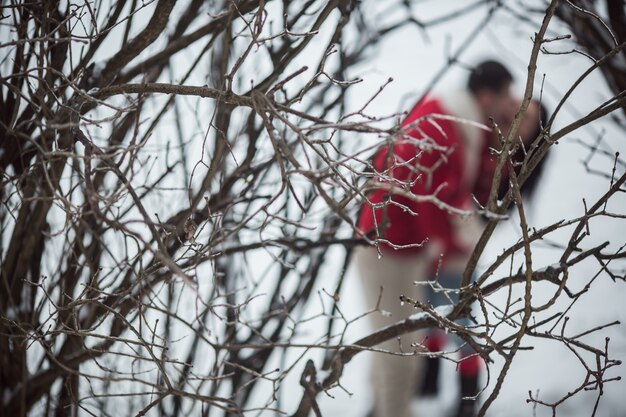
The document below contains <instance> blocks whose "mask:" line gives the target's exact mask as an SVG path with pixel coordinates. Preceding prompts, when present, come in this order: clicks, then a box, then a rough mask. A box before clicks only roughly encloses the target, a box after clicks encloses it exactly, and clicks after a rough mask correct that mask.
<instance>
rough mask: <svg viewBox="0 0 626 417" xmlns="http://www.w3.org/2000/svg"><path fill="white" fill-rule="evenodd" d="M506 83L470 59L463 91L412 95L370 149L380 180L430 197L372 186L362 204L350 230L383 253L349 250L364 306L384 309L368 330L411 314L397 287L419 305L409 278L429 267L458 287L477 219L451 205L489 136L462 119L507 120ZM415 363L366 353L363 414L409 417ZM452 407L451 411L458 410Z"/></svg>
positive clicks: (477, 169)
mask: <svg viewBox="0 0 626 417" xmlns="http://www.w3.org/2000/svg"><path fill="white" fill-rule="evenodd" d="M512 81H513V77H512V75H511V73H510V72H509V71H508V70H507V69H506V68H505V67H504V66H503V65H502V64H500V63H498V62H495V61H486V62H483V63H481V64H479V65H478V66H477V67H475V68H474V69H473V70H472V71H471V74H470V76H469V79H468V82H467V88H466V89H465V90H462V91H450V92H447V93H445V94H441V95H438V96H434V95H430V96H427V97H426V98H425V99H424V100H422V101H420V102H419V103H418V104H417V105H416V106H415V107H414V108H413V109H412V110H411V112H410V113H409V115H408V116H407V118H406V119H405V120H404V122H403V123H402V127H403V129H404V135H402V136H401V137H399V138H397V139H396V140H395V141H394V142H393V143H392V144H389V145H387V146H384V147H382V148H381V149H380V150H379V151H378V152H377V153H376V155H375V156H374V159H373V167H374V169H375V170H376V171H377V172H378V173H379V174H380V175H385V176H386V178H387V181H386V182H387V183H388V184H391V185H395V186H398V187H402V186H403V185H405V184H410V191H411V193H412V194H413V195H416V196H430V195H435V196H436V198H437V199H438V202H431V201H429V202H417V201H415V200H413V199H410V198H408V197H406V196H402V195H398V194H392V193H390V192H389V191H387V190H383V189H377V190H374V191H373V192H372V193H371V194H369V195H368V200H369V203H365V204H364V205H363V208H362V210H361V212H360V214H359V220H358V228H359V229H360V231H361V232H362V233H363V234H364V235H365V236H367V237H369V238H370V239H378V241H379V242H380V247H379V248H378V249H380V251H381V252H382V254H383V256H382V257H381V258H380V259H379V257H378V254H377V249H376V248H372V247H361V248H358V249H357V250H355V252H354V258H353V260H354V262H355V264H356V266H357V268H358V272H359V274H360V276H361V279H362V282H363V286H364V288H365V294H366V297H367V302H368V304H369V305H374V304H375V303H376V302H377V300H378V298H379V296H381V298H380V304H379V308H380V309H381V310H383V311H385V312H388V313H391V314H382V313H375V314H372V315H370V316H369V317H370V320H371V324H372V325H373V327H374V328H376V329H379V328H381V327H384V326H386V325H389V324H392V323H394V322H396V321H399V320H402V319H404V318H406V317H407V316H409V315H410V314H411V313H413V309H412V308H406V307H402V306H401V305H400V301H399V298H398V297H399V296H400V295H401V294H403V295H406V296H408V297H411V298H413V299H417V300H420V301H422V302H427V295H426V294H425V291H424V288H425V286H424V285H414V284H413V283H414V281H425V280H429V279H431V278H432V277H433V276H435V273H436V271H437V270H439V271H445V273H447V271H450V274H451V275H453V276H454V277H455V279H456V284H455V285H456V286H455V287H456V288H458V285H459V280H460V275H459V273H458V271H463V269H464V267H465V264H466V262H467V259H468V257H469V255H470V253H471V251H472V250H473V248H474V245H475V243H476V241H477V239H478V237H479V236H480V233H481V231H482V224H481V222H480V220H479V219H478V218H477V216H470V217H467V218H461V217H460V216H458V215H454V214H452V212H453V211H455V210H472V209H473V208H474V204H473V200H472V194H473V192H474V190H475V188H476V185H477V181H478V178H479V176H481V175H483V173H481V170H483V169H485V168H484V165H485V164H484V163H483V162H482V161H481V160H482V159H483V158H484V157H485V152H484V150H485V149H486V148H487V147H488V146H489V144H490V140H492V139H491V138H490V136H491V135H492V134H491V132H489V131H487V130H484V129H481V128H479V127H477V126H476V125H475V124H471V123H465V122H463V120H464V121H471V122H475V123H476V122H478V123H482V124H488V122H487V121H488V117H493V119H494V120H495V121H496V123H498V124H499V125H501V126H503V125H505V124H507V123H510V121H511V120H512V117H513V114H514V103H513V100H514V99H513V97H512V94H511V85H512ZM424 242H426V243H424ZM422 243H424V244H423V245H422ZM381 287H382V288H383V289H384V290H383V292H382V295H381V292H380V288H381ZM453 288H454V287H453ZM446 303H448V302H446ZM422 340H423V335H422V337H419V336H418V335H416V334H411V335H404V336H403V337H401V338H400V339H399V340H391V341H388V342H386V343H383V344H381V345H379V346H378V347H379V348H383V349H386V350H389V351H393V352H405V353H406V352H409V353H410V352H413V350H414V349H413V347H412V346H411V344H412V343H415V342H421V341H422ZM479 360H480V359H479V358H478V357H477V356H476V355H473V356H470V357H469V358H468V360H465V361H463V362H461V365H462V366H461V367H460V368H461V370H463V369H464V368H470V367H471V366H476V367H478V366H479V363H478V361H479ZM472 361H473V362H472ZM423 362H424V361H423V358H422V357H420V356H408V357H407V356H401V355H390V354H384V355H383V354H377V355H374V359H373V364H372V387H373V391H374V405H373V410H372V416H373V417H409V416H411V415H412V414H411V402H412V399H413V398H414V395H415V392H416V385H417V383H418V378H419V376H420V375H422V373H423V371H424V367H423ZM463 364H465V365H463ZM475 374H476V375H477V374H478V373H477V372H476V373H475ZM475 393H476V392H473V393H472V394H471V395H474V394H475ZM473 404H474V402H472V405H473ZM461 406H462V404H459V412H462V411H463V410H464V409H461V408H462V407H461Z"/></svg>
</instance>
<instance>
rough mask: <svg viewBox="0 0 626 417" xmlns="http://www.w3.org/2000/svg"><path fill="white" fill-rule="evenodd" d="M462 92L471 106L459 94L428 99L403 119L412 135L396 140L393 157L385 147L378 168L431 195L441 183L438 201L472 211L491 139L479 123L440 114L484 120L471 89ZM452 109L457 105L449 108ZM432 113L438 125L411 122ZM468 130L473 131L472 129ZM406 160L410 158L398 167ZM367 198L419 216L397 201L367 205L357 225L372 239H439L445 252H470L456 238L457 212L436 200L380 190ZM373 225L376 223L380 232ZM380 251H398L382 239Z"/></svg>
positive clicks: (406, 242) (414, 190)
mask: <svg viewBox="0 0 626 417" xmlns="http://www.w3.org/2000/svg"><path fill="white" fill-rule="evenodd" d="M463 95H465V96H464V99H465V101H464V104H465V107H468V108H467V109H464V108H463V106H462V105H463V103H459V102H463V100H462V99H460V100H456V98H458V97H456V98H455V97H451V98H448V99H443V98H433V97H428V98H426V99H425V100H423V101H422V102H420V103H418V104H417V105H416V106H415V108H413V110H412V111H411V112H410V114H409V115H408V116H407V118H406V119H405V120H404V122H403V123H402V126H403V128H405V129H406V130H405V132H406V133H407V134H408V135H409V136H410V137H411V138H407V139H404V138H403V139H399V140H396V141H395V142H394V144H393V155H389V146H385V147H382V148H381V149H380V150H379V151H378V152H377V153H376V155H375V156H374V160H373V166H374V168H375V170H376V171H377V172H378V173H384V172H385V171H386V170H388V169H389V168H390V167H392V169H391V172H387V173H386V175H388V176H389V177H392V178H394V179H397V180H400V181H406V182H410V181H412V182H414V183H413V184H412V186H411V188H410V191H411V193H412V194H414V195H417V196H420V195H423V196H428V195H432V194H433V193H434V192H435V191H436V190H438V189H439V187H441V188H440V189H439V191H438V192H437V198H438V199H439V200H441V201H442V202H444V203H446V204H448V205H450V206H453V207H456V208H459V209H471V208H472V190H473V188H474V185H475V183H476V177H477V176H478V175H479V172H480V167H481V163H480V159H481V154H482V153H483V152H484V151H483V150H484V148H485V145H486V143H487V142H486V135H485V134H484V132H483V131H479V130H478V129H477V128H475V127H474V128H472V127H468V125H462V124H460V123H458V122H456V121H452V120H446V119H441V118H437V116H436V115H448V116H455V117H460V118H464V119H469V120H474V121H476V122H481V120H477V115H478V113H477V112H478V109H477V107H476V104H475V103H474V101H473V99H470V98H468V96H469V95H468V94H467V93H461V96H463ZM451 107H457V109H453V110H451V109H450V108H451ZM459 108H460V109H459ZM466 110H467V111H466ZM459 113H462V114H459ZM429 115H433V121H434V122H435V123H436V125H435V123H432V122H430V121H428V120H424V121H421V122H419V123H418V124H417V126H416V127H415V126H413V125H412V124H414V123H415V122H416V120H418V119H420V118H421V117H425V116H429ZM470 129H474V131H473V133H472V131H470ZM468 132H469V133H468ZM425 138H431V139H432V141H434V143H435V144H436V145H438V146H440V147H445V148H446V150H436V149H432V147H428V145H427V144H428V143H429V142H430V143H432V142H431V141H429V140H428V139H425ZM415 139H417V140H415ZM394 157H395V163H394ZM406 161H411V162H410V163H408V164H405V165H399V164H402V163H403V162H406ZM435 164H439V166H438V167H436V169H434V170H433V171H432V177H431V176H430V175H429V174H428V173H427V172H426V171H428V169H429V168H433V166H434V165H435ZM394 185H398V184H394ZM368 199H369V201H370V202H371V203H373V204H378V203H383V202H385V201H388V200H391V201H393V202H396V203H398V204H399V205H401V206H406V207H408V208H409V209H410V211H412V212H414V213H416V214H417V215H413V214H411V213H410V212H409V211H407V210H405V209H404V208H403V207H400V206H398V205H395V204H393V203H389V204H386V205H385V206H384V207H380V208H375V209H372V207H371V206H370V205H369V204H364V206H363V207H362V209H361V212H360V214H359V220H358V227H359V229H360V230H361V231H362V232H363V233H364V234H365V235H366V236H368V237H369V238H371V239H375V238H381V239H385V240H388V241H389V242H390V243H392V244H393V245H397V246H405V245H411V244H416V243H417V244H419V243H422V242H424V241H425V240H426V239H428V241H429V242H430V243H428V244H432V243H434V242H437V244H438V245H439V246H438V249H439V251H440V252H441V253H443V254H452V253H465V252H467V250H468V249H467V248H465V247H463V245H462V244H460V242H459V239H458V236H456V230H455V226H454V222H453V219H452V216H453V215H452V214H450V213H449V212H448V211H446V210H444V209H441V208H439V207H437V206H436V205H435V204H433V203H431V202H416V201H412V200H410V199H409V198H407V197H404V196H399V195H389V192H388V191H387V190H381V189H377V190H374V191H372V192H371V193H370V194H369V195H368ZM374 219H376V223H375V222H374ZM375 224H377V225H378V229H379V231H378V234H377V232H376V230H375ZM381 249H382V250H384V251H392V252H393V251H395V249H394V248H392V247H391V246H389V245H387V244H385V243H384V242H382V243H381ZM420 250H421V248H417V247H411V248H402V249H398V251H399V252H400V253H416V252H419V251H420Z"/></svg>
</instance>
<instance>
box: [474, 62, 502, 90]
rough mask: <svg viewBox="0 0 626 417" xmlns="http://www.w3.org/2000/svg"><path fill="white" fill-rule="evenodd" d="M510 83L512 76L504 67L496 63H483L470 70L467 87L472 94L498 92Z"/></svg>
mask: <svg viewBox="0 0 626 417" xmlns="http://www.w3.org/2000/svg"><path fill="white" fill-rule="evenodd" d="M511 82H513V76H512V75H511V73H510V72H509V70H508V69H506V67H505V66H504V65H502V64H501V63H499V62H497V61H484V62H482V63H480V64H478V65H477V66H476V67H474V69H472V72H471V73H470V76H469V79H468V81H467V87H468V88H469V90H470V91H471V92H472V93H474V94H476V93H478V92H479V91H482V90H489V91H493V92H499V91H502V89H503V88H505V87H506V86H507V85H508V84H510V83H511Z"/></svg>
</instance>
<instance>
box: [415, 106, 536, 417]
mask: <svg viewBox="0 0 626 417" xmlns="http://www.w3.org/2000/svg"><path fill="white" fill-rule="evenodd" d="M520 104H521V103H520V102H519V101H517V102H515V103H514V108H515V109H517V108H519V106H520ZM547 120H548V114H547V110H546V108H545V107H544V106H543V105H542V104H541V103H540V102H539V101H537V100H532V101H531V102H530V104H529V106H528V109H527V110H526V112H525V113H524V115H523V118H522V121H521V124H520V126H519V129H518V132H517V136H518V137H519V138H520V139H521V143H520V145H521V146H519V147H518V149H517V151H516V152H515V153H514V154H513V155H512V160H513V165H514V167H515V171H516V173H517V174H519V172H520V170H521V164H522V162H523V160H524V158H525V156H526V152H528V151H529V150H530V148H531V145H532V144H533V142H534V140H535V139H536V138H537V137H538V136H539V135H540V133H541V131H542V129H543V127H544V124H545V123H546V122H547ZM500 127H501V128H502V131H503V132H507V131H508V130H509V129H510V121H506V120H505V121H504V124H503V125H502V126H500ZM543 141H545V138H542V139H541V141H540V142H539V143H538V146H540V145H541V144H542V142H543ZM498 143H499V138H497V136H496V135H495V134H494V135H492V138H491V140H490V141H486V142H485V146H484V148H483V150H482V152H481V154H482V156H481V158H480V168H479V174H478V178H477V180H476V183H475V185H474V190H473V193H474V196H475V197H476V200H477V201H478V202H479V204H480V205H481V206H485V205H486V204H487V200H488V198H489V193H490V191H491V186H492V180H493V176H494V175H495V171H496V165H497V160H498V155H497V154H494V153H492V152H491V149H492V148H495V147H496V146H499V145H497V144H498ZM545 161H546V158H545V157H544V158H543V159H542V160H541V162H540V163H539V164H538V165H537V166H536V167H535V169H534V170H533V172H532V173H531V174H530V176H529V177H528V178H527V180H526V181H525V182H524V185H523V186H522V188H521V194H522V197H523V198H524V199H525V200H530V199H531V198H532V195H533V193H534V192H535V190H536V188H537V185H538V179H539V177H540V176H541V172H542V171H543V167H544V165H545ZM509 179H510V178H509V171H508V164H507V165H505V166H504V169H503V172H502V177H501V180H500V184H499V189H498V198H499V199H502V198H504V196H505V195H506V193H507V191H508V189H509ZM512 208H513V206H511V209H512ZM462 274H463V270H462V269H460V270H456V269H455V268H442V270H441V271H438V273H437V274H436V276H435V277H432V279H433V280H436V281H437V283H438V285H439V286H440V287H441V288H438V290H434V288H433V287H432V286H430V285H425V286H424V288H425V291H426V293H427V294H426V300H427V302H428V303H429V304H430V305H432V306H433V307H437V306H440V305H445V304H449V303H450V302H452V303H454V304H456V303H458V301H459V300H458V298H459V297H458V292H457V291H454V290H456V289H458V288H459V283H460V277H461V275H462ZM451 290H452V291H451ZM458 323H459V324H462V325H465V326H467V325H471V322H470V320H460V321H459V322H458ZM450 342H453V343H455V344H457V345H459V353H460V356H461V357H460V361H459V365H458V375H459V386H460V397H459V403H458V407H457V411H456V414H455V416H457V417H470V416H474V415H475V414H476V402H475V401H472V400H469V399H463V398H464V397H474V396H475V395H477V394H478V392H479V379H480V370H481V359H480V358H479V357H478V356H477V355H476V352H474V350H473V349H472V348H471V347H470V346H469V345H467V344H465V343H463V342H462V341H461V340H460V339H458V338H456V337H452V338H449V337H448V335H447V334H446V333H445V332H444V331H442V330H438V329H435V330H430V331H429V332H428V335H427V337H426V339H425V343H424V344H425V346H426V347H427V348H428V350H429V351H430V352H441V351H443V350H444V349H445V348H446V344H448V343H450ZM440 364H441V359H440V358H439V357H436V356H434V357H428V358H427V359H426V369H425V370H424V372H423V374H422V377H423V379H422V382H421V385H420V386H419V387H418V388H419V390H418V395H419V396H431V395H436V394H437V393H438V391H439V373H440Z"/></svg>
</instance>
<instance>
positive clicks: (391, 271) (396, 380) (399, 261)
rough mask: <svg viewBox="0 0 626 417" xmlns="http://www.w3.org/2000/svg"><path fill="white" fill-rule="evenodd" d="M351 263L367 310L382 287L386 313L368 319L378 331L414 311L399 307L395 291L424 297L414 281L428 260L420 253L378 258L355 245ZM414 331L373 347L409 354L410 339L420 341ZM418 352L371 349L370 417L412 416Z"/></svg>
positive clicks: (419, 359)
mask: <svg viewBox="0 0 626 417" xmlns="http://www.w3.org/2000/svg"><path fill="white" fill-rule="evenodd" d="M353 256H354V258H353V262H354V263H355V265H356V266H357V270H358V273H359V275H360V277H361V281H362V282H363V287H364V289H365V297H366V302H367V306H368V308H373V307H374V306H375V305H376V301H377V300H378V297H379V295H380V288H381V286H382V287H383V292H382V298H381V301H380V309H381V310H384V311H386V312H389V313H391V316H390V317H389V316H388V315H387V314H382V313H380V312H375V313H373V314H370V315H369V316H368V317H369V319H370V323H371V325H372V326H373V328H374V329H373V330H378V329H380V328H382V327H384V326H387V325H389V324H392V323H394V322H397V321H400V320H403V319H405V318H407V317H408V316H410V315H411V314H413V313H415V309H414V308H413V307H412V306H410V305H408V304H405V305H404V306H401V305H400V299H399V297H400V295H401V294H404V295H406V296H408V297H411V298H412V299H418V300H420V301H424V294H423V293H424V289H423V287H422V286H416V285H414V284H413V282H414V281H422V280H424V279H426V278H427V273H428V268H429V262H428V261H427V260H426V257H425V256H420V255H416V256H412V255H408V256H405V255H395V254H394V255H392V254H384V255H383V257H382V258H381V259H378V255H377V252H376V249H374V248H370V247H358V248H356V249H355V251H354V255H353ZM421 340H422V338H421V337H420V332H415V333H410V334H406V335H404V336H402V337H401V338H400V343H399V342H398V340H397V339H393V340H389V341H387V342H384V343H381V344H380V345H378V346H377V347H378V348H382V349H386V350H389V351H393V352H401V351H402V352H407V353H409V352H413V350H414V348H413V347H411V343H414V342H421ZM423 362H424V361H423V358H422V357H421V356H396V355H391V354H384V353H375V354H374V355H373V363H372V375H371V382H372V389H373V391H374V416H375V417H412V414H411V400H412V398H413V397H414V395H415V391H416V384H417V382H418V379H419V377H420V373H421V372H422V369H423Z"/></svg>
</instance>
